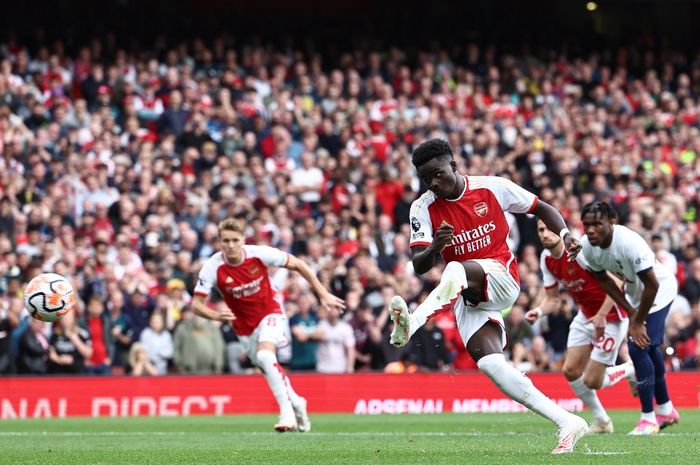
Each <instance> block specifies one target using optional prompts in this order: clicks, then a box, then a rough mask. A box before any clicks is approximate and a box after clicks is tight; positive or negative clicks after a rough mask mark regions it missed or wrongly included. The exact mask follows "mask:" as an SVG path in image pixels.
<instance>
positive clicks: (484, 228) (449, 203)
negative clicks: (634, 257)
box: [390, 139, 588, 454]
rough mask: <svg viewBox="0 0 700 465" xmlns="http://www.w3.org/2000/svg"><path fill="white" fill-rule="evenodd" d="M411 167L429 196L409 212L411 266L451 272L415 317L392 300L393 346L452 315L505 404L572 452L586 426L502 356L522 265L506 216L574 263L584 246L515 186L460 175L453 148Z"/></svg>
mask: <svg viewBox="0 0 700 465" xmlns="http://www.w3.org/2000/svg"><path fill="white" fill-rule="evenodd" d="M412 161H413V165H414V166H415V167H416V170H417V172H418V176H419V177H420V178H421V180H422V181H423V182H424V183H425V185H426V186H427V187H428V189H429V190H428V191H427V192H425V193H424V194H423V195H422V196H421V197H419V198H418V199H416V200H415V201H414V202H413V204H412V205H411V210H410V215H411V218H410V224H411V251H412V253H413V257H412V261H413V267H414V269H415V270H416V272H418V273H420V274H423V273H425V272H427V271H428V270H430V269H431V268H432V267H433V266H434V264H435V260H436V258H437V256H438V255H441V256H442V258H443V260H444V261H445V263H447V265H446V267H445V270H444V272H443V274H442V277H441V280H440V283H439V284H438V285H437V287H436V288H435V289H433V291H432V292H431V293H430V294H429V295H428V297H427V298H426V299H425V300H424V301H423V302H422V303H421V304H420V305H419V306H418V307H417V308H416V309H415V310H414V311H413V312H412V313H409V312H408V308H407V306H406V303H405V301H404V300H403V299H402V298H401V297H400V296H394V298H393V299H392V301H391V303H390V307H391V308H390V311H391V317H392V321H393V322H394V329H393V331H392V334H391V343H392V344H393V345H395V346H399V347H400V346H403V345H405V344H406V343H407V342H408V340H409V338H410V337H411V335H413V333H415V331H416V330H417V329H418V328H419V327H421V326H422V325H423V324H425V322H426V321H427V319H428V318H431V317H433V316H434V315H435V314H436V313H438V312H440V311H443V310H448V309H450V308H454V311H455V316H456V318H457V325H458V327H459V331H460V334H461V335H462V340H463V341H464V342H465V343H466V347H467V350H468V351H469V353H470V355H471V356H472V358H473V359H474V360H475V361H476V363H477V365H478V366H479V369H480V370H481V371H482V372H484V373H485V374H486V375H487V376H488V377H489V378H491V380H492V381H493V382H494V383H495V384H496V386H498V388H499V389H500V390H501V391H502V392H503V393H504V394H506V395H507V396H508V397H510V398H511V399H513V400H515V401H517V402H519V403H521V404H523V405H525V406H526V407H528V408H529V409H530V410H532V411H534V412H536V413H538V414H540V415H541V416H543V417H545V418H547V419H549V420H551V421H552V422H554V423H555V424H556V425H557V427H558V438H559V444H558V445H557V447H556V448H555V449H554V450H553V451H552V453H553V454H562V453H569V452H572V451H573V448H574V445H575V444H576V441H578V439H579V438H580V437H581V436H582V435H583V434H585V432H586V431H587V430H588V425H587V424H586V422H585V421H584V420H583V418H580V417H578V416H576V415H573V414H571V413H569V412H567V411H566V410H564V409H563V408H561V407H559V406H558V405H557V404H556V403H555V402H553V401H552V400H551V399H549V398H548V397H547V396H545V395H544V394H542V393H541V392H540V391H539V390H538V389H537V388H536V387H535V386H534V385H533V384H532V381H530V379H529V378H527V377H526V376H524V375H523V374H522V373H520V372H519V371H518V370H516V369H515V368H514V367H513V366H512V365H511V364H509V363H508V362H507V361H506V359H505V357H504V355H503V347H505V345H506V333H505V329H504V324H503V317H502V316H501V311H502V310H503V309H505V308H508V307H510V306H511V305H513V303H515V301H516V299H517V297H518V295H519V293H520V280H519V277H518V267H517V263H516V261H515V257H514V256H513V254H512V253H511V252H510V251H509V250H508V245H507V243H506V238H507V237H508V232H509V227H508V221H507V219H506V217H505V214H504V212H506V211H508V212H511V213H532V214H535V215H537V216H538V217H539V218H541V219H542V220H543V221H544V223H545V224H546V225H547V227H548V228H549V229H550V230H552V231H554V232H555V233H557V234H558V235H559V236H560V237H561V238H562V240H563V241H564V243H565V245H566V249H567V251H568V252H569V257H570V259H571V260H573V259H574V258H575V257H576V255H577V254H578V253H579V251H580V250H581V244H580V243H579V241H578V240H577V239H576V238H575V237H574V236H572V235H571V233H570V232H569V230H568V229H567V228H566V224H565V223H564V219H563V218H562V217H561V215H560V214H559V212H558V211H557V210H555V209H554V208H553V207H552V206H551V205H548V204H547V203H545V202H542V201H540V200H538V198H537V196H535V195H534V194H532V193H530V192H528V191H526V190H525V189H523V188H522V187H520V186H518V185H516V184H515V183H513V182H512V181H510V180H508V179H505V178H501V177H496V176H464V175H462V174H460V173H459V172H458V171H457V163H456V162H455V161H454V155H453V151H452V147H450V145H449V144H448V143H447V142H446V141H444V140H441V139H431V140H428V141H426V142H424V143H422V144H421V145H420V146H418V147H417V148H416V149H415V151H414V152H413V156H412Z"/></svg>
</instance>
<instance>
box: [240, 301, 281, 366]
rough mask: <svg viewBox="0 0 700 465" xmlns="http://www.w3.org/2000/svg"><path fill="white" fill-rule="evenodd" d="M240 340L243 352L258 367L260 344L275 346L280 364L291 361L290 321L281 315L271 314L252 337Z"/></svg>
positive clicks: (262, 321) (244, 337) (243, 337)
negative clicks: (267, 343)
mask: <svg viewBox="0 0 700 465" xmlns="http://www.w3.org/2000/svg"><path fill="white" fill-rule="evenodd" d="M238 340H240V341H241V343H242V344H243V350H244V351H245V353H246V354H248V358H249V359H250V361H251V362H253V364H254V365H258V359H257V353H258V343H260V342H271V343H273V344H275V345H276V346H277V351H278V354H277V359H278V360H279V361H280V362H283V363H284V362H286V361H289V359H290V358H291V355H292V346H291V344H290V343H291V340H292V336H291V332H290V330H289V320H287V317H286V316H285V315H283V314H281V313H271V314H270V315H267V316H265V318H263V319H262V320H260V323H258V326H257V327H256V328H255V331H253V333H252V334H251V335H250V336H238ZM287 353H288V354H287Z"/></svg>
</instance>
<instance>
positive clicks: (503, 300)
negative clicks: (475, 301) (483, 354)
mask: <svg viewBox="0 0 700 465" xmlns="http://www.w3.org/2000/svg"><path fill="white" fill-rule="evenodd" d="M470 261H472V262H476V263H478V264H479V266H481V268H483V269H484V273H485V274H486V289H484V293H485V295H486V300H485V301H483V302H481V303H479V305H477V306H473V305H469V304H465V303H464V299H463V298H460V299H458V300H457V303H456V304H455V306H454V311H455V317H456V318H457V327H458V328H459V334H460V335H461V336H462V341H464V344H465V345H466V344H467V342H468V341H469V339H470V338H471V337H472V336H473V335H474V333H475V332H477V331H478V330H479V329H480V328H481V327H482V326H484V324H486V322H488V321H492V322H494V323H497V324H498V325H499V326H500V327H501V338H502V342H503V348H505V347H506V344H507V337H506V330H505V324H504V323H503V315H501V311H502V310H504V309H506V308H508V307H511V306H512V305H513V304H514V303H515V301H516V300H517V299H518V295H519V294H520V285H519V284H518V283H517V282H516V281H515V278H514V277H513V276H512V275H511V274H510V273H509V272H508V269H507V268H506V267H505V266H503V264H502V263H500V262H498V261H496V260H492V259H476V260H470Z"/></svg>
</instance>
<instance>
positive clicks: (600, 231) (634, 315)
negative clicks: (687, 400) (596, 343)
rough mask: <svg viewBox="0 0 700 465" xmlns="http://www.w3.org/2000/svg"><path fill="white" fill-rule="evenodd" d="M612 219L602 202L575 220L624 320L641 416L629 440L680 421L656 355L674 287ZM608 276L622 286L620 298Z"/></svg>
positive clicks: (639, 242) (647, 251)
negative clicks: (624, 314)
mask: <svg viewBox="0 0 700 465" xmlns="http://www.w3.org/2000/svg"><path fill="white" fill-rule="evenodd" d="M615 218H617V213H616V212H615V210H614V209H613V207H612V206H610V205H609V204H607V203H605V202H592V203H589V204H587V205H585V206H584V207H583V210H582V211H581V219H582V221H583V227H584V230H585V231H586V237H584V239H583V241H582V246H583V253H584V255H585V257H586V260H587V261H588V267H589V269H590V270H591V271H592V272H593V275H594V276H595V277H596V279H598V281H599V282H600V285H601V287H602V288H603V290H605V292H606V293H607V294H608V295H609V296H610V297H612V298H613V299H614V300H615V303H617V304H618V305H619V306H620V307H621V308H623V309H624V310H625V311H626V312H627V314H628V315H630V324H629V338H628V342H627V346H628V347H629V352H630V357H631V358H632V362H633V363H634V369H635V372H636V373H637V381H638V385H639V400H640V402H641V404H642V415H641V418H640V419H639V421H638V422H637V425H636V426H635V427H634V429H633V430H632V431H630V432H629V434H631V435H634V436H638V435H650V434H656V433H658V432H659V430H660V429H662V428H665V427H667V426H670V425H673V424H675V423H678V422H679V421H680V416H679V415H678V412H677V411H676V409H674V408H673V403H672V402H671V399H670V397H669V395H668V388H667V387H666V368H665V366H664V356H663V354H662V353H661V349H659V346H660V345H661V343H662V342H663V339H664V325H665V322H666V316H667V315H668V311H669V309H670V308H671V304H672V303H673V300H674V299H675V298H676V295H677V294H678V283H677V282H676V278H675V276H673V273H672V272H671V270H669V269H668V268H667V267H666V266H664V265H662V264H661V263H660V262H659V261H658V260H656V256H655V255H654V252H653V251H652V250H651V248H650V247H649V244H647V242H646V241H645V240H644V239H643V238H642V236H640V235H639V234H637V233H636V232H634V231H632V230H631V229H629V228H627V227H625V226H622V225H619V224H614V221H613V220H614V219H615ZM608 271H609V272H610V273H613V274H615V275H617V276H618V277H620V278H621V279H623V280H624V282H625V289H624V293H623V292H622V290H620V288H618V287H617V286H616V285H615V283H614V281H613V280H612V278H611V277H610V275H609V274H608V273H607V272H608ZM654 400H656V405H657V408H658V411H657V412H656V413H654Z"/></svg>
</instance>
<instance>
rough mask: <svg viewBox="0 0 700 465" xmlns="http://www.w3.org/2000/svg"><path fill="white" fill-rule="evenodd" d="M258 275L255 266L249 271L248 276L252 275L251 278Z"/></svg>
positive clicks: (258, 271)
mask: <svg viewBox="0 0 700 465" xmlns="http://www.w3.org/2000/svg"><path fill="white" fill-rule="evenodd" d="M258 273H260V268H258V267H257V266H254V267H253V268H251V269H250V274H252V275H253V276H255V275H256V274H258Z"/></svg>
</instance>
